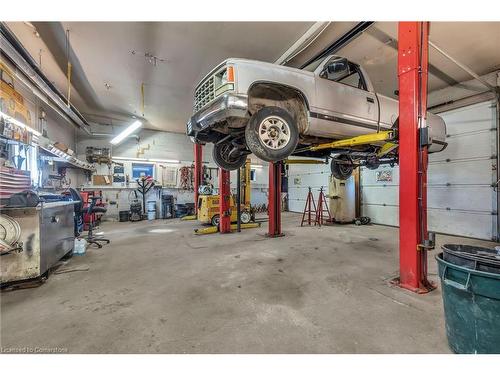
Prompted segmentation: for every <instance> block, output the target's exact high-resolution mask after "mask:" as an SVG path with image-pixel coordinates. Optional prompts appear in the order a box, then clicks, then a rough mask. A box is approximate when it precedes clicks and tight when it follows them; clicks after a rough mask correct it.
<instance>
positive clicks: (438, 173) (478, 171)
mask: <svg viewBox="0 0 500 375" xmlns="http://www.w3.org/2000/svg"><path fill="white" fill-rule="evenodd" d="M493 173H494V172H493V171H492V170H491V160H490V159H488V160H466V161H460V162H450V163H446V162H440V163H430V164H429V168H428V174H427V183H428V185H431V186H432V185H446V184H452V185H453V184H474V185H476V184H479V185H483V184H484V185H490V184H491V181H493V180H492V179H493V178H494V177H492V176H493Z"/></svg>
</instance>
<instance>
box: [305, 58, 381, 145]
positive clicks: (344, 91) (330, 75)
mask: <svg viewBox="0 0 500 375" xmlns="http://www.w3.org/2000/svg"><path fill="white" fill-rule="evenodd" d="M317 74H318V77H317V78H316V80H315V81H316V108H315V109H314V111H315V112H316V114H314V113H313V114H312V117H315V118H316V119H317V121H316V122H315V123H316V124H315V125H316V126H314V127H315V128H316V129H311V131H310V132H309V133H313V132H314V133H318V134H314V135H317V136H327V137H332V136H341V137H351V136H356V135H360V134H366V133H370V132H373V131H376V130H377V129H378V103H377V97H376V95H375V93H374V92H371V91H368V89H367V82H366V79H365V77H364V76H363V73H362V70H361V69H360V67H359V66H358V65H356V64H354V63H352V62H350V61H348V60H347V59H345V58H342V57H338V56H334V57H332V58H331V59H329V60H328V61H327V62H326V63H325V64H324V65H323V66H322V67H320V68H319V71H318V72H317ZM319 133H320V134H319Z"/></svg>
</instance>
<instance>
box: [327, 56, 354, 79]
mask: <svg viewBox="0 0 500 375" xmlns="http://www.w3.org/2000/svg"><path fill="white" fill-rule="evenodd" d="M348 75H349V62H348V61H347V59H346V58H340V59H335V60H334V61H331V62H329V63H328V64H327V65H326V67H325V69H324V70H323V74H322V76H323V77H324V78H327V79H329V80H332V81H338V80H341V79H342V78H345V77H347V76H348Z"/></svg>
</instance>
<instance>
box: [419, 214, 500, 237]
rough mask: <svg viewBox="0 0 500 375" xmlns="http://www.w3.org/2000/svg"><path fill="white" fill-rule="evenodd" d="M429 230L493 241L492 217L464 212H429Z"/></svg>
mask: <svg viewBox="0 0 500 375" xmlns="http://www.w3.org/2000/svg"><path fill="white" fill-rule="evenodd" d="M427 220H428V226H429V229H430V230H432V231H434V232H437V233H446V234H453V235H456V236H465V237H474V238H483V239H488V240H490V239H492V238H493V235H492V229H493V227H492V219H491V215H487V214H474V213H467V212H462V211H451V210H450V211H446V210H432V209H431V210H427Z"/></svg>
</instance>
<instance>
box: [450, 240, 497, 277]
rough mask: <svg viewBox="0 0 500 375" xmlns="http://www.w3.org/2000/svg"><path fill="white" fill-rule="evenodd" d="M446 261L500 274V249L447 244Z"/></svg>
mask: <svg viewBox="0 0 500 375" xmlns="http://www.w3.org/2000/svg"><path fill="white" fill-rule="evenodd" d="M442 249H443V258H444V260H445V261H447V262H450V263H452V264H456V265H458V266H463V267H467V268H470V269H474V270H479V271H484V272H492V273H499V274H500V250H496V249H490V248H487V247H481V246H472V245H455V244H446V245H443V246H442Z"/></svg>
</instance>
